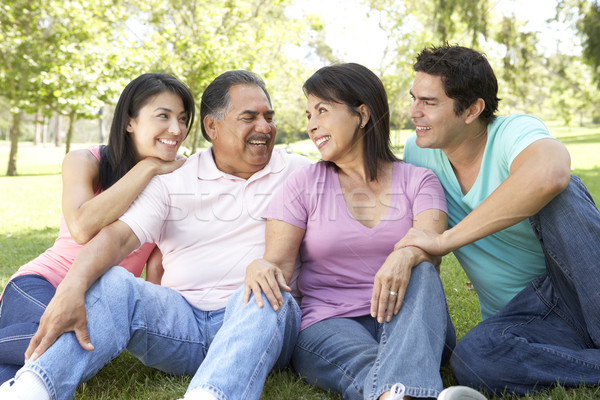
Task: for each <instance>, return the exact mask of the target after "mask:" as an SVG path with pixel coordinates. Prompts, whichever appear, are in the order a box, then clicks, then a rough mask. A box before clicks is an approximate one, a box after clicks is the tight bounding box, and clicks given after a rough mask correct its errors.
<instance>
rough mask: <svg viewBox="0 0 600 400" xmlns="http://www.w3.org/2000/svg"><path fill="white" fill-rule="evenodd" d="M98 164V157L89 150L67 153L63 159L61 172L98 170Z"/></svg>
mask: <svg viewBox="0 0 600 400" xmlns="http://www.w3.org/2000/svg"><path fill="white" fill-rule="evenodd" d="M99 163H100V160H99V153H98V157H96V155H95V154H94V153H92V152H91V151H90V150H89V149H81V150H73V151H70V152H68V153H67V154H66V155H65V158H64V159H63V164H62V165H63V170H64V169H65V168H67V169H70V168H78V169H81V168H95V169H98V165H99Z"/></svg>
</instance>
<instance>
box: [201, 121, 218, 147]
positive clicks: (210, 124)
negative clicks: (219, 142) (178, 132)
mask: <svg viewBox="0 0 600 400" xmlns="http://www.w3.org/2000/svg"><path fill="white" fill-rule="evenodd" d="M202 123H203V124H204V130H205V131H206V134H207V135H208V137H209V138H210V140H211V142H212V141H213V140H215V138H216V137H217V121H215V119H214V118H213V117H211V116H210V115H206V116H205V117H204V120H203V121H202Z"/></svg>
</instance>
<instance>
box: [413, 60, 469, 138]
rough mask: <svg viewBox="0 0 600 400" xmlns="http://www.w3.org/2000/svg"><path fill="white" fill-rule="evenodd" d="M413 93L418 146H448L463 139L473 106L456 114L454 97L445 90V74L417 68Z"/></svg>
mask: <svg viewBox="0 0 600 400" xmlns="http://www.w3.org/2000/svg"><path fill="white" fill-rule="evenodd" d="M410 94H411V96H412V98H413V103H412V105H411V107H410V114H409V116H410V118H412V120H413V122H414V124H415V127H416V134H417V139H416V143H417V146H419V147H421V148H437V149H448V148H451V147H453V146H456V145H459V144H460V143H461V142H462V140H463V139H464V137H465V135H466V131H467V129H466V127H467V124H466V122H465V121H466V119H467V117H468V112H469V110H465V111H464V112H463V113H462V114H461V115H458V116H457V115H456V113H455V112H454V100H453V99H451V98H450V97H448V96H447V95H446V93H445V92H444V88H443V86H442V78H441V77H439V76H437V75H429V74H426V73H424V72H417V74H416V76H415V80H414V83H413V87H412V89H411V90H410Z"/></svg>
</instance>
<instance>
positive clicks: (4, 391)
mask: <svg viewBox="0 0 600 400" xmlns="http://www.w3.org/2000/svg"><path fill="white" fill-rule="evenodd" d="M13 383H15V380H14V378H13V379H9V380H7V381H6V382H4V383H3V384H2V385H0V399H2V400H19V397H17V394H16V393H15V391H14V390H13V387H12V385H13Z"/></svg>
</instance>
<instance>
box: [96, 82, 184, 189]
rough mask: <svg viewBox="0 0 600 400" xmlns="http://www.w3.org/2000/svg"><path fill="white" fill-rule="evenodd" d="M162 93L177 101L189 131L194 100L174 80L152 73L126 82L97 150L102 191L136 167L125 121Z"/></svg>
mask: <svg viewBox="0 0 600 400" xmlns="http://www.w3.org/2000/svg"><path fill="white" fill-rule="evenodd" d="M164 92H171V93H173V94H176V95H177V96H179V97H180V98H181V101H182V102H183V108H184V110H185V115H186V117H187V122H186V126H187V132H189V131H190V130H191V129H192V125H193V124H194V116H195V112H196V109H195V107H196V106H195V102H194V96H193V95H192V93H191V92H190V90H189V89H188V87H187V86H185V85H184V84H183V83H181V82H180V81H179V80H178V79H177V78H175V77H173V76H171V75H169V74H164V73H158V72H155V73H148V74H143V75H140V76H138V77H137V78H135V79H134V80H132V81H131V82H129V84H128V85H127V86H125V89H123V92H122V93H121V96H120V97H119V101H118V102H117V106H116V107H115V113H114V117H113V121H112V125H111V127H110V135H109V137H108V144H107V145H106V146H102V148H101V149H100V186H101V188H102V189H103V190H106V189H108V188H109V187H110V186H112V185H113V184H114V183H115V182H116V181H118V180H119V179H121V178H122V177H123V176H124V175H125V174H126V173H127V172H128V171H129V170H130V169H131V168H133V166H134V165H135V163H136V159H135V156H136V152H135V148H134V145H133V141H132V140H131V135H130V134H129V133H128V132H127V125H128V124H129V120H130V119H131V118H136V117H137V116H138V113H139V111H140V109H141V108H142V107H144V106H145V105H146V104H147V103H148V101H150V99H151V98H152V97H154V96H156V95H159V94H161V93H164Z"/></svg>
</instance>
